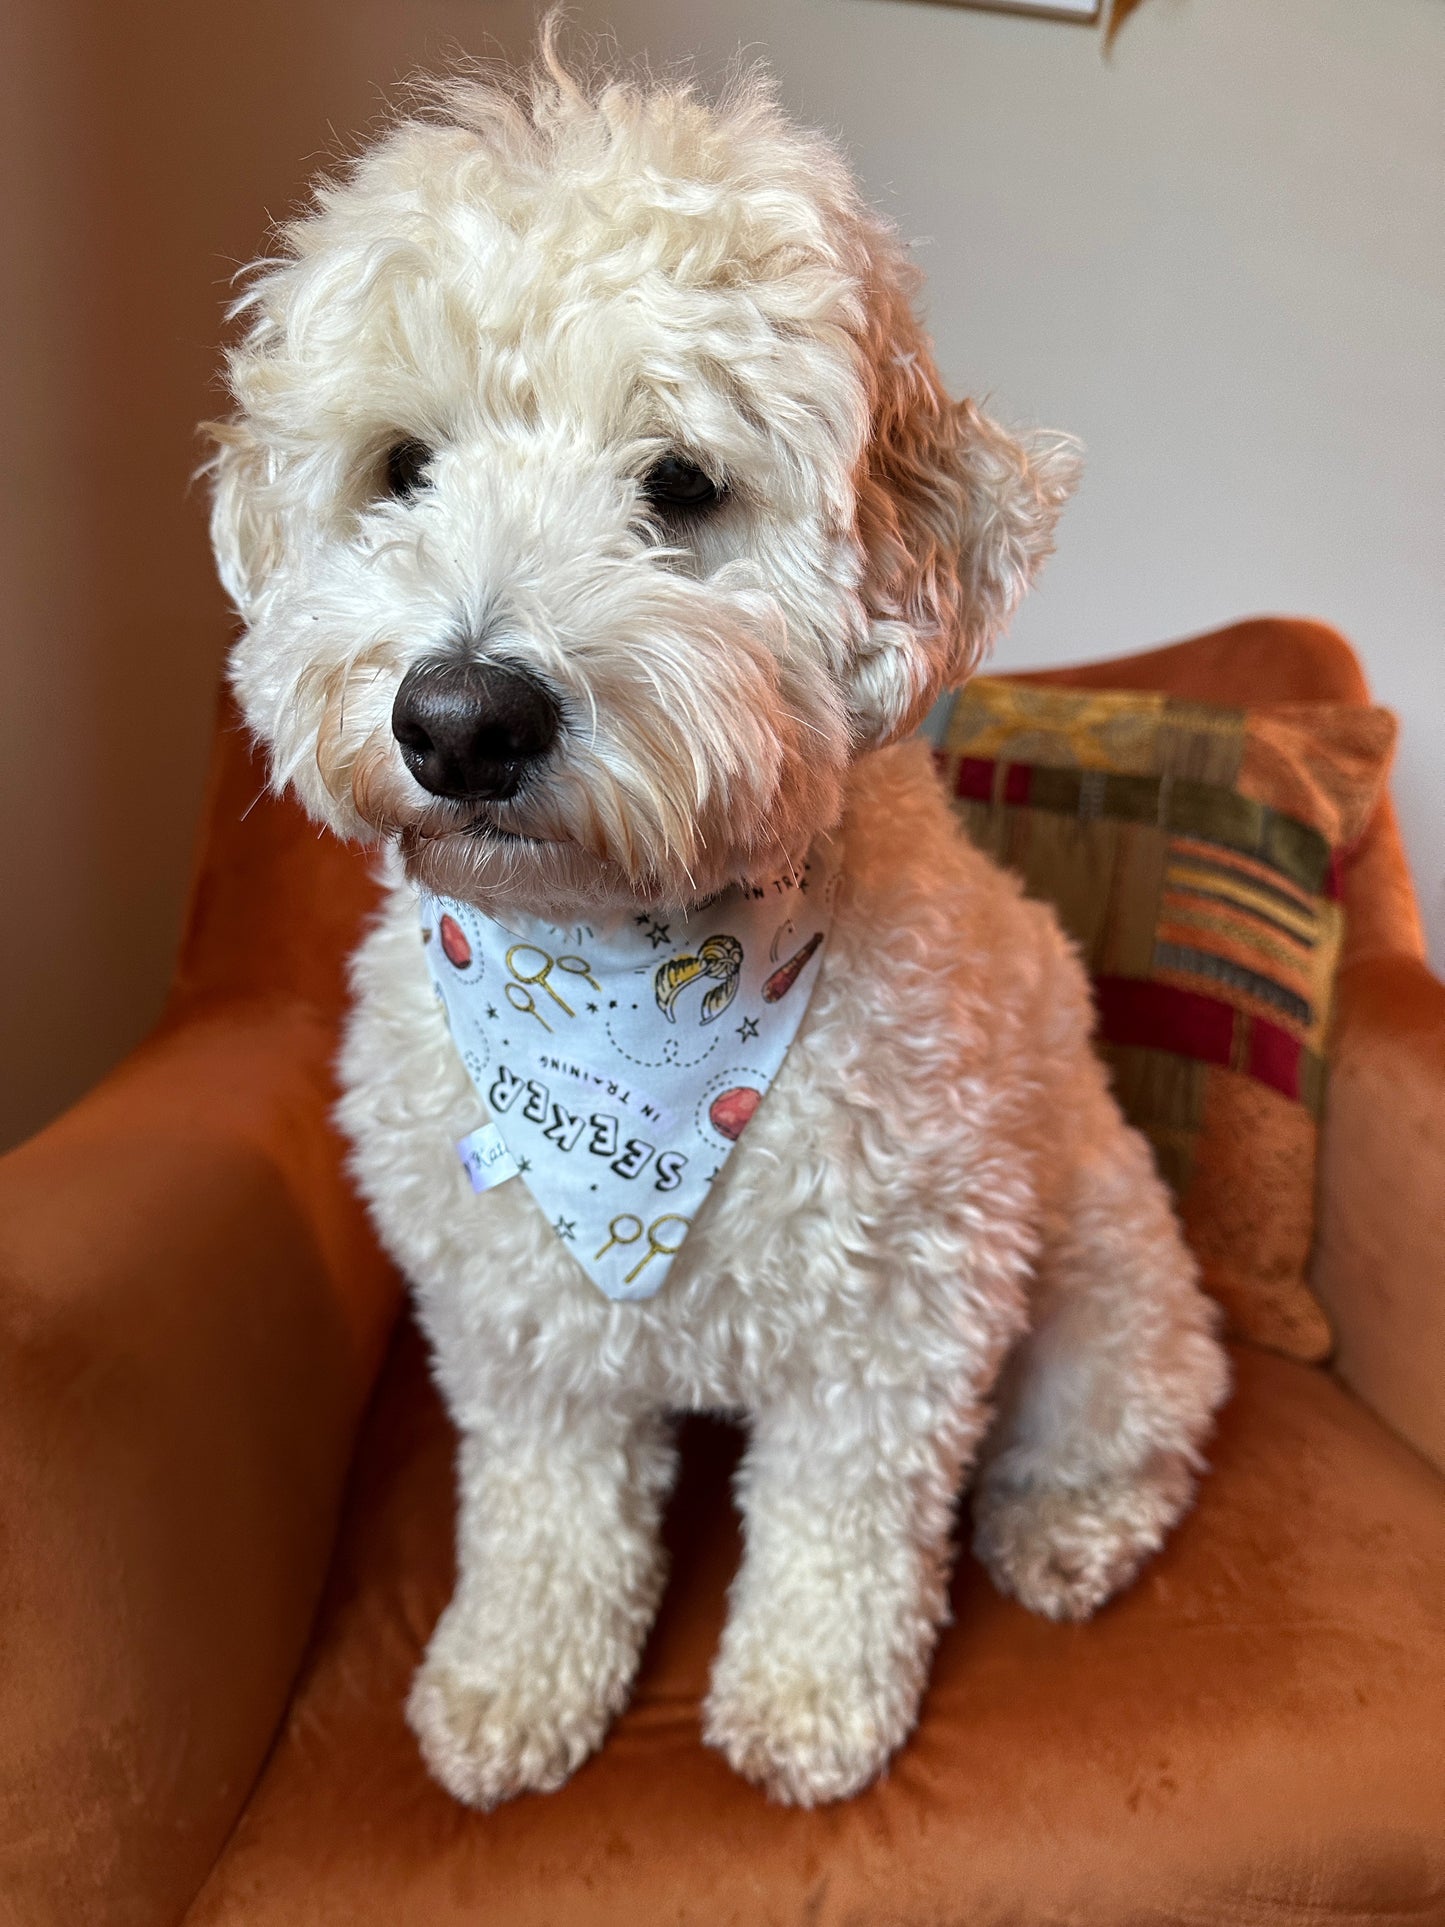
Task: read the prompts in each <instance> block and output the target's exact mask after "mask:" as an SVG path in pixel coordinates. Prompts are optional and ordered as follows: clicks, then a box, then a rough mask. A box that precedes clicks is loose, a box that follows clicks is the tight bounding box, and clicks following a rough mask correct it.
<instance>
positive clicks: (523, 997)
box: [507, 943, 602, 1031]
mask: <svg viewBox="0 0 1445 1927" xmlns="http://www.w3.org/2000/svg"><path fill="white" fill-rule="evenodd" d="M524 954H525V955H526V956H528V957H539V958H540V959H541V963H540V965H539V967H538V968H536V969H533V968H532V967H531V965H530V964H529V965H528V966H527V967H526V968H525V969H523V967H522V965H521V964H520V963H519V961H518V959H519V958H521V957H522V956H523V955H524ZM507 968H508V970H510V971H511V973H512V975H513V977H514V978H515V979H516V981H515V983H509V984H508V985H507V1002H508V1003H509V1004H510V1005H511V1006H512V1008H513V1010H519V1011H521V1012H522V1013H523V1015H524V1016H528V1017H535V1018H536V1020H537V1022H538V1023H539V1024H540V1025H541V1026H542V1028H543V1030H546V1031H550V1030H551V1028H552V1026H551V1025H550V1024H549V1023H548V1022H547V1019H546V1018H545V1017H544V1016H543V1015H542V1013H541V1011H540V1010H538V1008H537V1000H536V998H535V997H534V996H533V995H532V992H531V989H530V987H529V986H531V985H533V984H535V985H536V986H538V988H540V989H542V990H545V991H546V993H547V995H548V996H549V997H550V998H551V999H552V1002H553V1003H554V1004H556V1006H557V1008H558V1009H559V1010H561V1011H563V1012H565V1014H566V1015H567V1016H568V1017H575V1016H576V1015H577V1013H576V1011H575V1010H573V1008H572V1006H571V1005H570V1004H569V1003H568V1002H567V999H566V998H565V997H564V996H562V994H561V993H560V991H556V990H554V989H553V988H552V985H551V982H550V979H551V976H552V972H553V971H554V970H562V971H565V972H566V974H567V975H568V976H569V977H581V978H582V979H584V981H585V982H587V983H589V984H591V986H592V988H593V989H594V990H601V988H602V986H601V984H599V983H598V981H597V979H596V978H595V977H594V976H593V975H592V971H591V968H590V966H589V965H588V962H587V959H586V958H585V957H553V956H550V955H549V954H548V953H547V952H546V951H545V950H540V949H539V948H538V947H537V945H536V944H534V943H514V944H513V945H512V947H511V949H510V950H509V951H508V952H507ZM514 993H515V994H514Z"/></svg>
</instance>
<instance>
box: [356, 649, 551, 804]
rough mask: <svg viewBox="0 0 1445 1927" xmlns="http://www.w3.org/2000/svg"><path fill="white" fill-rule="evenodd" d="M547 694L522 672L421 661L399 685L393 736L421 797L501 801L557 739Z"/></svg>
mask: <svg viewBox="0 0 1445 1927" xmlns="http://www.w3.org/2000/svg"><path fill="white" fill-rule="evenodd" d="M559 721H560V715H559V712H558V708H557V700H556V698H555V697H554V696H553V694H552V692H551V691H550V690H549V689H547V688H546V687H545V686H544V685H543V684H542V683H540V682H538V681H537V680H536V678H535V677H533V676H529V675H528V674H527V673H526V671H525V670H522V669H514V668H510V667H508V666H507V665H505V664H503V663H495V662H471V661H468V660H467V659H466V658H465V657H457V656H425V657H423V658H422V660H421V661H420V662H417V663H413V664H412V666H411V668H410V669H409V670H408V671H407V672H406V675H405V676H404V677H403V678H402V683H401V687H400V688H399V689H398V690H397V692H396V701H395V702H394V703H393V704H392V708H391V733H392V735H393V736H394V737H395V738H396V740H397V743H398V744H399V745H400V748H401V756H402V761H403V762H404V763H405V764H406V766H407V768H408V769H409V770H410V772H411V774H412V775H413V776H414V777H415V778H416V780H417V782H418V783H420V784H421V786H422V788H423V789H424V790H429V791H430V792H431V794H432V795H433V796H445V797H449V798H451V799H453V800H454V801H456V802H504V801H505V800H506V799H507V798H508V797H510V796H515V795H516V793H517V791H518V790H519V789H520V788H521V785H522V782H523V779H524V778H525V777H526V775H527V773H528V771H529V770H530V769H532V768H533V767H535V765H536V764H538V763H540V762H541V760H542V758H543V757H544V756H546V754H547V752H548V750H550V749H551V747H552V745H553V743H554V742H555V741H556V739H557V727H558V723H559Z"/></svg>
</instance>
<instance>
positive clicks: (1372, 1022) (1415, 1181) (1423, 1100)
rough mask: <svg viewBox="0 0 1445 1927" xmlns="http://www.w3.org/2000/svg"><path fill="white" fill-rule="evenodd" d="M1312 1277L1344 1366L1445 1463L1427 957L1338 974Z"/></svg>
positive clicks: (1443, 1131) (1442, 1220)
mask: <svg viewBox="0 0 1445 1927" xmlns="http://www.w3.org/2000/svg"><path fill="white" fill-rule="evenodd" d="M1336 1026H1337V1027H1336V1031H1335V1044H1334V1049H1333V1050H1332V1052H1331V1061H1330V1082H1329V1091H1328V1095H1327V1098H1326V1109H1325V1120H1324V1130H1323V1133H1322V1137H1321V1146H1320V1168H1319V1205H1318V1220H1317V1223H1318V1234H1317V1238H1316V1245H1315V1260H1314V1268H1313V1277H1312V1282H1313V1285H1314V1288H1315V1290H1316V1291H1317V1293H1318V1294H1319V1297H1320V1300H1321V1302H1322V1303H1323V1304H1324V1306H1325V1308H1326V1310H1327V1311H1328V1312H1329V1315H1330V1318H1331V1320H1332V1321H1333V1324H1334V1327H1335V1331H1336V1334H1337V1337H1338V1347H1337V1351H1336V1355H1335V1363H1336V1367H1337V1369H1338V1371H1339V1373H1340V1376H1341V1377H1342V1378H1343V1379H1344V1380H1345V1381H1346V1383H1348V1384H1349V1385H1351V1386H1352V1387H1353V1388H1354V1390H1355V1391H1357V1392H1358V1393H1359V1395H1360V1396H1361V1398H1363V1399H1364V1400H1365V1401H1366V1403H1367V1404H1369V1405H1371V1406H1373V1407H1374V1409H1375V1410H1376V1411H1377V1412H1378V1413H1379V1414H1380V1416H1381V1417H1382V1418H1383V1419H1385V1421H1386V1422H1387V1423H1388V1424H1390V1425H1392V1426H1393V1427H1394V1429H1395V1430H1396V1431H1397V1432H1399V1433H1400V1434H1401V1436H1402V1437H1404V1438H1406V1439H1408V1440H1409V1441H1410V1443H1411V1444H1412V1445H1414V1446H1415V1447H1416V1449H1417V1450H1419V1451H1420V1452H1423V1453H1424V1454H1425V1456H1426V1457H1427V1458H1429V1459H1431V1460H1433V1462H1434V1463H1435V1464H1436V1465H1437V1466H1439V1467H1440V1468H1441V1470H1442V1471H1445V984H1442V983H1441V982H1440V981H1439V979H1438V978H1436V977H1433V976H1432V975H1431V974H1430V972H1429V970H1428V969H1427V968H1426V966H1425V965H1424V964H1423V963H1421V962H1420V961H1419V959H1418V958H1416V957H1401V956H1392V957H1373V958H1369V959H1366V960H1364V961H1362V962H1360V963H1358V964H1355V965H1352V966H1350V967H1349V968H1347V969H1346V970H1344V971H1343V972H1342V973H1341V975H1340V981H1339V1002H1338V1005H1337V1017H1336Z"/></svg>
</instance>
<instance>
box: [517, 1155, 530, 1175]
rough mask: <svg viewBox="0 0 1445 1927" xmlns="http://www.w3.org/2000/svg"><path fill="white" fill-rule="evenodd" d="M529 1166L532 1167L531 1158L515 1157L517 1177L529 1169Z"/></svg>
mask: <svg viewBox="0 0 1445 1927" xmlns="http://www.w3.org/2000/svg"><path fill="white" fill-rule="evenodd" d="M531 1168H532V1160H531V1159H530V1158H518V1159H517V1175H518V1176H519V1177H520V1176H521V1174H522V1173H523V1172H524V1171H530V1170H531Z"/></svg>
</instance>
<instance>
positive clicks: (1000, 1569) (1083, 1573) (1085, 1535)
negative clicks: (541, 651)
mask: <svg viewBox="0 0 1445 1927" xmlns="http://www.w3.org/2000/svg"><path fill="white" fill-rule="evenodd" d="M1193 1483H1194V1482H1193V1478H1192V1476H1191V1474H1190V1471H1189V1468H1188V1467H1187V1466H1186V1465H1185V1463H1184V1461H1183V1460H1182V1459H1179V1458H1175V1457H1169V1458H1166V1459H1160V1460H1157V1461H1156V1462H1155V1463H1154V1464H1152V1465H1151V1466H1150V1467H1149V1468H1148V1469H1147V1471H1145V1472H1143V1473H1141V1474H1138V1475H1137V1476H1135V1477H1133V1478H1130V1479H1119V1480H1113V1481H1109V1482H1105V1483H1101V1484H1098V1485H1092V1486H1086V1487H1083V1488H1079V1489H1073V1488H1070V1487H1066V1486H1050V1485H1035V1486H1013V1487H1011V1486H1008V1485H998V1486H993V1485H991V1484H990V1483H989V1481H988V1479H987V1477H985V1479H984V1481H983V1484H982V1485H981V1486H980V1488H979V1490H978V1492H977V1494H976V1495H975V1498H974V1508H973V1510H974V1534H973V1550H974V1553H975V1554H976V1556H977V1557H978V1559H979V1560H980V1561H981V1562H982V1563H983V1565H984V1566H985V1567H986V1568H987V1569H988V1572H989V1575H990V1577H991V1578H992V1579H993V1582H994V1584H995V1585H996V1586H997V1587H998V1589H999V1591H1000V1592H1005V1593H1010V1594H1011V1595H1012V1596H1013V1597H1014V1598H1015V1599H1017V1600H1018V1601H1019V1602H1020V1604H1021V1605H1024V1606H1027V1607H1028V1608H1029V1610H1030V1611H1031V1612H1036V1613H1043V1614H1045V1615H1046V1617H1048V1618H1049V1619H1087V1618H1088V1617H1089V1615H1090V1614H1091V1613H1093V1612H1096V1611H1097V1610H1098V1608H1099V1607H1100V1606H1102V1605H1103V1603H1104V1601H1105V1600H1106V1599H1110V1598H1112V1597H1113V1595H1114V1594H1115V1593H1116V1592H1119V1591H1121V1590H1122V1588H1123V1587H1125V1586H1127V1585H1128V1584H1129V1582H1130V1580H1131V1579H1133V1578H1134V1576H1135V1574H1136V1573H1137V1572H1138V1571H1139V1568H1140V1567H1141V1566H1142V1565H1143V1564H1144V1562H1145V1560H1146V1559H1148V1558H1149V1556H1150V1555H1151V1553H1155V1552H1157V1551H1158V1550H1159V1548H1160V1546H1161V1545H1163V1543H1164V1540H1165V1537H1166V1536H1167V1534H1168V1532H1169V1528H1170V1527H1171V1526H1172V1525H1173V1524H1174V1522H1175V1520H1176V1519H1177V1518H1178V1517H1179V1515H1180V1514H1181V1513H1182V1512H1183V1511H1184V1509H1185V1507H1186V1506H1187V1505H1188V1503H1189V1498H1190V1494H1191V1492H1192V1491H1193Z"/></svg>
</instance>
